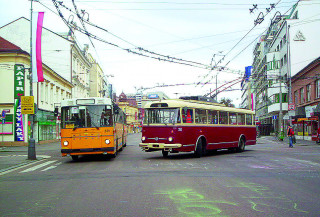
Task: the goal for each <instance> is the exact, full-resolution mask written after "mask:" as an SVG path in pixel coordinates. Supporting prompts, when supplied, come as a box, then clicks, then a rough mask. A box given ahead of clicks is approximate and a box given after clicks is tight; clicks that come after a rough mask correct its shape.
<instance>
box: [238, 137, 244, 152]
mask: <svg viewBox="0 0 320 217" xmlns="http://www.w3.org/2000/svg"><path fill="white" fill-rule="evenodd" d="M245 147H246V142H245V141H244V139H243V138H241V139H240V141H239V145H238V148H237V149H236V150H237V152H243V151H244V149H245Z"/></svg>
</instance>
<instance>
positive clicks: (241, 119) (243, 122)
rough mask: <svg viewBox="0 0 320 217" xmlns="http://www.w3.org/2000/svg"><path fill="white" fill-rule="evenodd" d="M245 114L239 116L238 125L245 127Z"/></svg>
mask: <svg viewBox="0 0 320 217" xmlns="http://www.w3.org/2000/svg"><path fill="white" fill-rule="evenodd" d="M245 121H246V117H245V114H238V125H245Z"/></svg>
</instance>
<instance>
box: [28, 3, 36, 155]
mask: <svg viewBox="0 0 320 217" xmlns="http://www.w3.org/2000/svg"><path fill="white" fill-rule="evenodd" d="M32 3H33V0H31V9H30V17H31V18H30V73H29V76H30V96H33V87H32V83H33V80H32V12H33V8H32ZM28 116H29V118H28V119H29V121H30V129H31V130H30V138H29V144H28V160H36V159H37V157H36V142H35V140H34V138H33V125H34V114H29V115H28Z"/></svg>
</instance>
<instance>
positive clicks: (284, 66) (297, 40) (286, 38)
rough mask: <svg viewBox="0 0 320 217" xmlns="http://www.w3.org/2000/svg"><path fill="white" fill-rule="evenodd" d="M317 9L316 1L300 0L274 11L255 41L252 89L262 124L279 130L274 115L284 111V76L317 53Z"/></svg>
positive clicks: (319, 30) (319, 49)
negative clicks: (286, 11)
mask: <svg viewBox="0 0 320 217" xmlns="http://www.w3.org/2000/svg"><path fill="white" fill-rule="evenodd" d="M319 11H320V4H318V3H316V1H313V0H301V1H299V2H298V3H296V4H295V5H294V6H293V9H292V10H291V11H290V12H289V14H285V15H281V14H280V13H279V12H277V13H276V14H275V16H274V17H273V19H272V20H271V24H270V26H269V28H268V30H267V33H266V34H265V35H263V36H262V37H261V39H260V40H259V42H258V43H257V44H256V46H255V49H254V61H253V64H252V65H253V73H254V78H255V84H254V87H255V89H254V90H253V91H254V92H255V95H256V115H257V117H258V119H259V120H260V121H261V123H262V124H273V125H274V127H275V128H276V129H277V130H279V127H280V126H278V121H276V119H277V120H278V119H279V116H280V119H282V118H281V117H282V116H283V115H285V114H286V113H287V111H288V102H289V100H290V99H289V98H288V83H289V82H288V81H289V80H288V79H289V78H291V77H292V76H294V75H295V74H297V73H298V72H299V71H300V70H301V69H303V68H304V67H305V66H307V65H308V64H309V63H310V62H312V61H313V60H314V59H316V58H317V57H319V56H320V40H319V35H320V28H319V27H320V20H319ZM280 87H281V88H280ZM280 96H282V97H280ZM282 126H283V125H282Z"/></svg>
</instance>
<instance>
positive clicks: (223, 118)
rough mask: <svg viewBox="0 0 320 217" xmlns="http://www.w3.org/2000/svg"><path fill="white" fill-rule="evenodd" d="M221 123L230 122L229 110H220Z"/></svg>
mask: <svg viewBox="0 0 320 217" xmlns="http://www.w3.org/2000/svg"><path fill="white" fill-rule="evenodd" d="M219 124H228V112H222V111H220V112H219Z"/></svg>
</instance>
